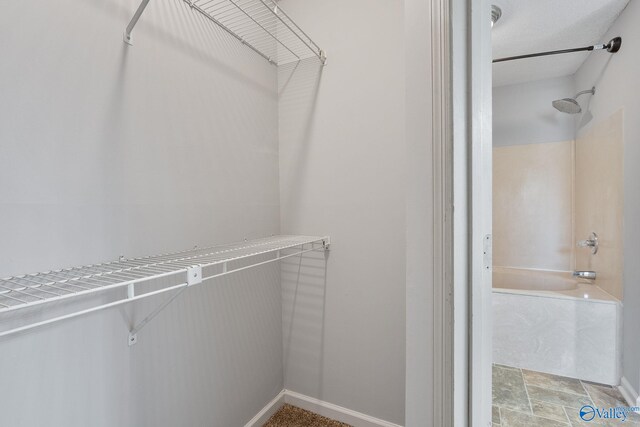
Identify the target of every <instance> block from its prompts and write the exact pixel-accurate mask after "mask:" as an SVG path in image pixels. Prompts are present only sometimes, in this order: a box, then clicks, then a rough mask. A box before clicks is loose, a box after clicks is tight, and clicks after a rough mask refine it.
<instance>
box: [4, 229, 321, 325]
mask: <svg viewBox="0 0 640 427" xmlns="http://www.w3.org/2000/svg"><path fill="white" fill-rule="evenodd" d="M328 247H329V238H328V237H316V236H273V237H268V238H263V239H256V240H249V241H244V242H241V243H233V244H227V245H218V246H211V247H207V248H202V249H197V248H196V249H191V250H188V251H183V252H176V253H171V254H164V255H157V256H150V257H144V258H131V259H126V258H121V259H120V260H118V261H114V262H108V263H103V264H95V265H87V266H83V267H74V268H68V269H61V270H55V271H48V272H44V273H36V274H26V275H22V276H15V277H7V278H4V279H0V314H4V313H6V312H10V311H15V310H19V309H24V308H28V307H33V306H36V305H44V304H47V303H52V302H55V301H60V300H66V299H71V298H74V297H82V296H85V295H91V294H96V293H104V292H105V291H108V290H113V289H116V288H124V289H126V290H127V292H123V293H120V294H119V295H116V296H114V297H113V298H112V299H111V301H110V302H109V303H96V304H97V305H95V306H91V307H90V308H88V309H83V310H81V311H74V312H70V313H67V314H65V315H63V316H58V317H55V318H51V319H48V320H45V321H41V322H37V323H31V324H27V325H23V326H20V327H17V328H14V329H10V330H4V331H0V336H4V335H9V334H12V333H15V332H20V331H24V330H28V329H32V328H34V327H37V326H42V325H45V324H48V323H52V322H55V321H59V320H64V319H68V318H71V317H76V316H79V315H81V314H86V313H90V312H93V311H97V310H101V309H104V308H109V307H113V306H116V305H120V304H124V303H128V302H132V301H135V300H138V299H141V298H146V297H149V296H153V295H158V294H161V293H165V292H170V291H174V290H176V291H178V292H177V293H174V296H173V297H172V298H171V299H170V300H169V301H168V302H171V301H173V299H174V298H175V297H176V296H177V295H179V293H180V292H182V291H184V290H185V289H186V288H187V287H189V286H192V285H197V284H200V283H202V282H203V281H205V280H209V279H213V278H215V277H220V276H225V275H228V274H232V273H234V272H238V271H242V270H246V269H248V268H252V267H257V266H260V265H264V264H267V263H270V262H274V261H278V260H281V259H285V258H288V257H291V256H296V255H301V254H303V253H306V252H310V251H317V250H326V249H328ZM288 249H290V251H287V250H288ZM282 251H286V253H283V252H282ZM237 261H241V262H237ZM168 276H176V277H177V278H178V280H177V281H178V282H179V283H178V284H172V283H171V282H170V281H169V282H166V283H165V282H162V283H160V285H158V286H156V287H155V288H154V289H153V290H149V289H140V288H136V285H138V284H142V283H145V282H150V281H152V280H156V279H160V278H163V277H168ZM140 291H143V292H140ZM167 304H168V303H167ZM164 307H165V305H162V306H161V309H162V308H164ZM161 309H160V310H161ZM160 310H158V311H157V312H155V313H152V316H150V317H148V318H147V319H145V320H144V321H143V322H141V325H138V326H136V327H135V328H134V329H133V330H132V331H133V332H132V334H133V336H135V332H137V331H139V330H140V329H141V328H142V327H143V326H144V325H145V324H146V323H147V322H148V321H149V320H150V319H151V318H153V317H155V315H157V313H158V312H159V311H160Z"/></svg>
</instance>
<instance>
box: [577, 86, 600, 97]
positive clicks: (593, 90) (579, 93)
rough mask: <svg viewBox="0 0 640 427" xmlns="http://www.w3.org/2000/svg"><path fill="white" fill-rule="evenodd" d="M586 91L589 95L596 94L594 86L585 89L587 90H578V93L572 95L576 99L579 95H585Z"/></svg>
mask: <svg viewBox="0 0 640 427" xmlns="http://www.w3.org/2000/svg"><path fill="white" fill-rule="evenodd" d="M588 93H590V94H591V95H595V94H596V88H595V87H594V88H592V89H587V90H583V91H582V92H578V93H576V96H574V97H573V99H578V97H579V96H582V95H586V94H588Z"/></svg>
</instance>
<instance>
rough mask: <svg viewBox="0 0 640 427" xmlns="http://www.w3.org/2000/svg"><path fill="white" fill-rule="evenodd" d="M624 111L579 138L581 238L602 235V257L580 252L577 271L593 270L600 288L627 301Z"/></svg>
mask: <svg viewBox="0 0 640 427" xmlns="http://www.w3.org/2000/svg"><path fill="white" fill-rule="evenodd" d="M623 125H624V115H623V112H622V110H619V111H617V112H616V113H614V114H613V115H612V116H611V117H609V118H606V119H604V120H602V121H600V122H599V123H597V124H595V125H594V126H592V127H591V128H590V129H589V130H588V131H586V132H584V133H583V134H581V135H580V136H579V137H578V139H577V140H576V150H575V152H576V154H575V156H576V166H575V168H576V184H575V201H576V202H575V203H576V215H575V218H576V219H575V221H576V225H575V227H576V228H575V229H576V238H577V239H578V240H583V239H586V238H588V236H589V234H591V232H592V231H594V232H596V233H597V234H598V237H599V244H600V247H599V250H598V253H597V254H595V255H594V254H592V253H591V248H577V249H576V269H578V270H593V271H595V272H596V273H597V280H596V282H597V284H598V286H600V288H602V289H603V290H605V291H607V292H608V293H610V294H611V295H613V296H614V297H616V298H618V299H620V300H622V294H623V292H622V291H623V283H622V268H623V243H622V242H623V238H624V236H623V228H622V226H623V224H622V217H623V210H624V183H623V180H624V166H623V150H624V147H623Z"/></svg>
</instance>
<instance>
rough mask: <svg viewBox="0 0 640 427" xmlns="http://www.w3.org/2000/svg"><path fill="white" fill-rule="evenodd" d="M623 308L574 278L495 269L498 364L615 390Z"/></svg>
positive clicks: (495, 340)
mask: <svg viewBox="0 0 640 427" xmlns="http://www.w3.org/2000/svg"><path fill="white" fill-rule="evenodd" d="M621 319H622V304H621V303H620V301H618V300H617V299H615V298H614V297H612V296H611V295H609V294H607V293H606V292H604V291H603V290H602V289H600V288H599V287H598V286H597V280H596V282H595V283H593V284H592V283H588V282H583V281H578V280H576V279H574V278H572V277H571V273H570V272H554V271H544V270H527V269H514V268H505V267H494V270H493V359H494V362H495V363H499V364H503V365H508V366H515V367H518V368H525V369H531V370H535V371H541V372H548V373H552V374H556V375H563V376H568V377H573V378H579V379H583V380H588V381H595V382H600V383H604V384H610V385H617V384H619V380H620V369H621V368H620V360H621V336H622V320H621Z"/></svg>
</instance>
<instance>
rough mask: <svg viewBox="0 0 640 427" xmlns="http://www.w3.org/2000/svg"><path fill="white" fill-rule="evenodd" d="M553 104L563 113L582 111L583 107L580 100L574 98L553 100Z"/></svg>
mask: <svg viewBox="0 0 640 427" xmlns="http://www.w3.org/2000/svg"><path fill="white" fill-rule="evenodd" d="M552 104H553V108H555V109H556V110H558V111H560V112H561V113H567V114H578V113H580V112H582V107H580V104H578V101H576V100H575V99H573V98H563V99H556V100H555V101H553V102H552Z"/></svg>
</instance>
